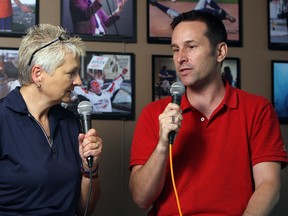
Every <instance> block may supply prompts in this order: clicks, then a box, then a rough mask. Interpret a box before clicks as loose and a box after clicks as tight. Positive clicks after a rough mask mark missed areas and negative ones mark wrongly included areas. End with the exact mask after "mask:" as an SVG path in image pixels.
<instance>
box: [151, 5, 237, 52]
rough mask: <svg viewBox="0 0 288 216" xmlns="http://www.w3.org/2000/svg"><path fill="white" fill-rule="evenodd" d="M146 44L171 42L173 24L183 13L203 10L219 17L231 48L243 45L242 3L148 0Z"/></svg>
mask: <svg viewBox="0 0 288 216" xmlns="http://www.w3.org/2000/svg"><path fill="white" fill-rule="evenodd" d="M146 1H147V42H148V43H159V44H161V43H163V44H169V43H171V28H170V23H171V22H172V20H173V18H174V17H176V16H178V15H179V14H180V13H183V12H186V11H190V10H202V11H207V12H211V13H213V14H215V15H217V16H218V17H219V18H220V19H221V20H223V23H224V25H225V27H226V30H227V33H228V45H229V46H235V47H240V46H242V0H173V1H172V0H146Z"/></svg>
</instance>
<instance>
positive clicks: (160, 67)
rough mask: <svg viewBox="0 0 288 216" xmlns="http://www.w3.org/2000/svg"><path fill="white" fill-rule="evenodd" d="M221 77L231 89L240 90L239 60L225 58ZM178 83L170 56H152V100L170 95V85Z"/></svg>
mask: <svg viewBox="0 0 288 216" xmlns="http://www.w3.org/2000/svg"><path fill="white" fill-rule="evenodd" d="M221 71H222V76H223V78H224V79H226V80H227V81H228V82H229V83H230V84H231V85H232V86H233V87H235V88H240V86H241V85H240V81H241V79H240V59H239V58H226V59H225V60H224V61H223V64H222V68H221ZM176 81H180V80H179V78H178V76H177V73H176V70H175V66H174V63H173V57H172V55H152V82H153V85H152V100H153V101H154V100H159V99H161V98H164V97H167V96H169V95H170V86H171V85H172V83H174V82H176Z"/></svg>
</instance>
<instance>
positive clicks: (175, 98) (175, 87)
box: [169, 82, 185, 144]
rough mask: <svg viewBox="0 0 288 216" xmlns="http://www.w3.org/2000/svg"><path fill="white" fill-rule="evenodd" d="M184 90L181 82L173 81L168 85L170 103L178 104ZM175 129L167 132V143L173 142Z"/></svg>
mask: <svg viewBox="0 0 288 216" xmlns="http://www.w3.org/2000/svg"><path fill="white" fill-rule="evenodd" d="M184 92H185V87H184V85H183V83H182V82H174V83H173V84H172V85H171V87H170V93H171V95H172V103H175V104H178V105H180V103H181V99H182V95H183V94H184ZM175 134H176V133H175V131H171V132H170V133H169V144H173V142H174V138H175Z"/></svg>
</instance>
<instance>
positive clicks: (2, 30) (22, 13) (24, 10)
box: [0, 0, 39, 37]
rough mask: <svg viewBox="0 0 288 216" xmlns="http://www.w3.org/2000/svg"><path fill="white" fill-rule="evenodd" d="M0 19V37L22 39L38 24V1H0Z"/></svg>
mask: <svg viewBox="0 0 288 216" xmlns="http://www.w3.org/2000/svg"><path fill="white" fill-rule="evenodd" d="M2 2H3V3H2ZM0 17H1V18H0V36H1V37H22V36H23V35H24V34H25V31H26V30H27V29H28V28H30V27H32V26H34V25H36V24H38V23H39V0H20V1H12V0H11V1H0Z"/></svg>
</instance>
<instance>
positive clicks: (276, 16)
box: [267, 0, 288, 50]
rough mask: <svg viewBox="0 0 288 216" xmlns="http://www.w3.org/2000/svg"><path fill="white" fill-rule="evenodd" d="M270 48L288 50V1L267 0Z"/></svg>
mask: <svg viewBox="0 0 288 216" xmlns="http://www.w3.org/2000/svg"><path fill="white" fill-rule="evenodd" d="M267 4H268V7H267V8H268V47H269V49H271V50H288V0H267Z"/></svg>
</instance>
